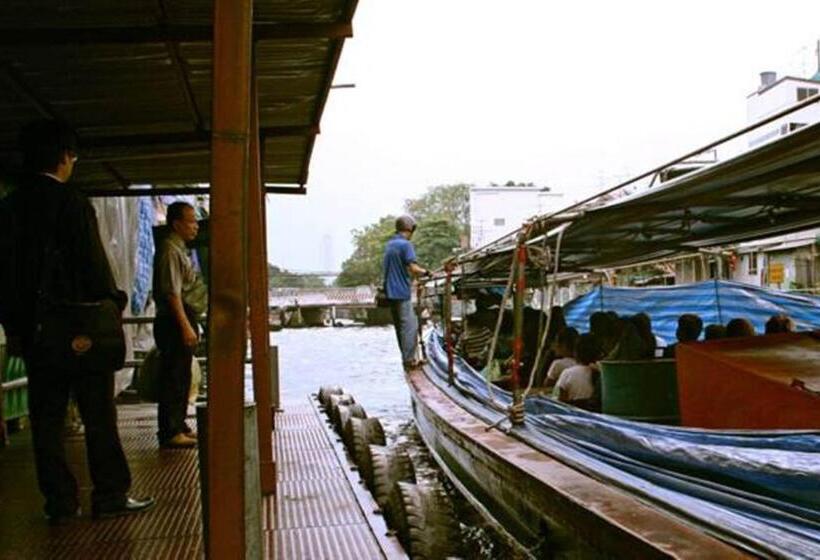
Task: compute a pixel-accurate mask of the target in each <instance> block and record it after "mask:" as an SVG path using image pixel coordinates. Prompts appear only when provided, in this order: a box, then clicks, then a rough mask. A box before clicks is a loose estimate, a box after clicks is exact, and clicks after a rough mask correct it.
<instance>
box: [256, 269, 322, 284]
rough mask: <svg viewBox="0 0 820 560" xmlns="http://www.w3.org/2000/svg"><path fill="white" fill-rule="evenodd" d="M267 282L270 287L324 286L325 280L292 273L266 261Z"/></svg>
mask: <svg viewBox="0 0 820 560" xmlns="http://www.w3.org/2000/svg"><path fill="white" fill-rule="evenodd" d="M268 284H269V285H270V287H271V288H324V287H325V281H324V280H322V279H321V278H319V277H318V276H311V275H309V274H294V273H292V272H289V271H287V270H285V269H284V268H279V267H278V266H275V265H272V264H270V263H268Z"/></svg>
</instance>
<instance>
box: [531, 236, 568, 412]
mask: <svg viewBox="0 0 820 560" xmlns="http://www.w3.org/2000/svg"><path fill="white" fill-rule="evenodd" d="M566 229H567V228H566V227H565V228H562V229H561V230H560V231H559V232H558V239H557V240H556V241H555V266H554V267H553V273H552V282H550V285H549V289H548V293H549V302H548V303H549V305H548V306H547V309H549V311H548V312H547V324H546V328H544V332H543V333H542V335H541V342H540V343H539V345H538V352H537V353H536V355H535V361H534V362H533V364H532V370H531V371H530V379H529V382H528V383H527V388H526V389H525V390H524V394H523V395H522V396H521V402H522V403H523V402H524V400H525V399H526V398H527V396H528V395H529V394H530V390H532V382H533V380H534V379H535V372H536V371H537V370H538V362H540V361H541V354H542V353H543V350H544V346H546V342H547V334H548V333H549V332H550V324H551V323H552V304H553V298H554V296H555V282H556V279H557V278H558V265H559V262H560V260H561V240H562V239H563V238H564V231H566Z"/></svg>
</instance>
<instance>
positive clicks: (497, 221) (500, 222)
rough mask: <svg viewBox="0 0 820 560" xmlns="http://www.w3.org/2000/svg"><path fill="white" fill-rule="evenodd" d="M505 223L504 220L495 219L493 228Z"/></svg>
mask: <svg viewBox="0 0 820 560" xmlns="http://www.w3.org/2000/svg"><path fill="white" fill-rule="evenodd" d="M505 223H507V221H506V220H505V219H504V218H496V219H494V220H493V225H494V226H503V225H504V224H505Z"/></svg>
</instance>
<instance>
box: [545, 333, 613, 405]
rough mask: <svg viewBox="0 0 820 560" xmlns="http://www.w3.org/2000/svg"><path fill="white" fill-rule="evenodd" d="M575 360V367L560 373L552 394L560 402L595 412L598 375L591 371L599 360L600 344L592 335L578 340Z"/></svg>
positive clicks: (589, 334) (593, 370) (586, 335)
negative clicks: (576, 362)
mask: <svg viewBox="0 0 820 560" xmlns="http://www.w3.org/2000/svg"><path fill="white" fill-rule="evenodd" d="M575 359H576V360H577V361H578V364H577V365H575V366H572V367H569V368H567V369H565V370H564V371H562V372H561V375H560V376H559V378H558V382H557V383H556V384H555V393H554V394H555V395H556V396H557V397H558V400H560V401H562V402H565V403H569V404H572V405H574V406H578V407H580V408H585V409H587V410H595V409H597V408H598V404H597V401H598V400H599V399H598V398H597V395H598V393H599V391H598V385H599V383H598V379H599V377H600V374H599V373H598V372H597V371H596V370H595V369H593V367H592V364H594V363H595V362H597V361H598V360H600V359H601V344H600V342H599V341H598V338H597V337H596V336H595V335H594V334H591V333H587V334H582V335H581V336H580V337H579V338H578V343H577V344H576V345H575Z"/></svg>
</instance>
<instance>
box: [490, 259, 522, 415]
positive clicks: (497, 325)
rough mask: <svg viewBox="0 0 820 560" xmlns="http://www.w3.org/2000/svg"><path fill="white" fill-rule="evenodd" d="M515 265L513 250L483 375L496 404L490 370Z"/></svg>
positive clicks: (492, 401) (513, 277)
mask: <svg viewBox="0 0 820 560" xmlns="http://www.w3.org/2000/svg"><path fill="white" fill-rule="evenodd" d="M515 265H516V262H515V252H513V255H512V265H510V275H509V277H508V278H507V286H506V287H505V288H504V295H503V297H502V298H501V307H500V308H499V309H498V318H497V319H496V321H495V331H494V332H493V338H492V341H491V342H490V350H489V351H488V352H487V365H486V366H485V368H486V369H487V375H483V376H482V377H483V378H484V382H485V383H486V384H487V393H488V394H489V395H490V402H491V403H492V404H493V405H496V406H498V405H497V403H496V402H495V396H494V395H493V384H492V383H491V382H490V376H489V371H490V370H491V369H492V366H493V358H494V357H495V347H496V344H497V343H498V335H499V334H500V333H501V323H502V322H503V321H504V308H506V307H507V301H508V299H509V297H510V292H511V291H512V284H513V280H514V279H515Z"/></svg>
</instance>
